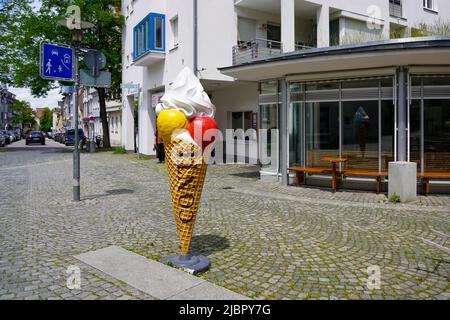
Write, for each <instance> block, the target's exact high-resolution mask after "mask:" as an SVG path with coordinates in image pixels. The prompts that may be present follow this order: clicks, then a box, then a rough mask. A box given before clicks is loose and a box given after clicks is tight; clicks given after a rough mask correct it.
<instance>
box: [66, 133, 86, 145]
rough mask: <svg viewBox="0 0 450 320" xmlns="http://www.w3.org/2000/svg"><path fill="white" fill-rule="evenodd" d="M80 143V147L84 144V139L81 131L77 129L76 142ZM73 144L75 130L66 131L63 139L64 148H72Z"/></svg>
mask: <svg viewBox="0 0 450 320" xmlns="http://www.w3.org/2000/svg"><path fill="white" fill-rule="evenodd" d="M77 142H81V143H82V145H84V144H85V143H86V137H85V136H84V132H83V129H78V141H77ZM74 143H75V129H70V130H67V132H66V136H65V139H64V144H65V145H66V146H73V145H74Z"/></svg>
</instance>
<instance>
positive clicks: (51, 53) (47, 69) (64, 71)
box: [40, 43, 76, 81]
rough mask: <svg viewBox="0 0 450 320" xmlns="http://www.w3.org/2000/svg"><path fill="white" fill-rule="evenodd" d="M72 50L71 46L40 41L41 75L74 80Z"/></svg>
mask: <svg viewBox="0 0 450 320" xmlns="http://www.w3.org/2000/svg"><path fill="white" fill-rule="evenodd" d="M75 67H76V65H75V61H74V51H73V49H72V48H71V47H67V46H61V45H56V44H49V43H42V45H41V63H40V70H41V76H42V77H43V78H45V79H51V80H63V81H74V80H75Z"/></svg>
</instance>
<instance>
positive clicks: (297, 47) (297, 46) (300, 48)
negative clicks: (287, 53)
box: [295, 43, 314, 51]
mask: <svg viewBox="0 0 450 320" xmlns="http://www.w3.org/2000/svg"><path fill="white" fill-rule="evenodd" d="M313 48H314V47H310V46H306V45H304V44H297V43H296V44H295V51H303V50H308V49H313Z"/></svg>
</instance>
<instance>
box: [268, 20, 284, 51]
mask: <svg viewBox="0 0 450 320" xmlns="http://www.w3.org/2000/svg"><path fill="white" fill-rule="evenodd" d="M267 47H268V48H274V49H280V48H281V27H280V26H279V25H275V24H268V25H267Z"/></svg>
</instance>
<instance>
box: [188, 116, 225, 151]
mask: <svg viewBox="0 0 450 320" xmlns="http://www.w3.org/2000/svg"><path fill="white" fill-rule="evenodd" d="M209 129H216V130H217V129H219V127H218V125H217V123H216V121H215V120H214V119H213V118H211V117H207V116H197V117H195V118H194V119H192V121H191V122H190V123H189V128H188V130H189V133H190V134H191V137H192V139H194V141H195V142H197V143H199V141H198V140H199V139H201V142H202V148H203V149H205V148H206V147H207V146H208V145H209V144H211V143H212V142H214V140H215V137H214V136H213V135H211V133H209V135H208V136H209V137H211V140H212V141H205V139H204V137H205V133H206V132H207V131H208V130H209ZM209 139H210V138H208V140H209Z"/></svg>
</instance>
